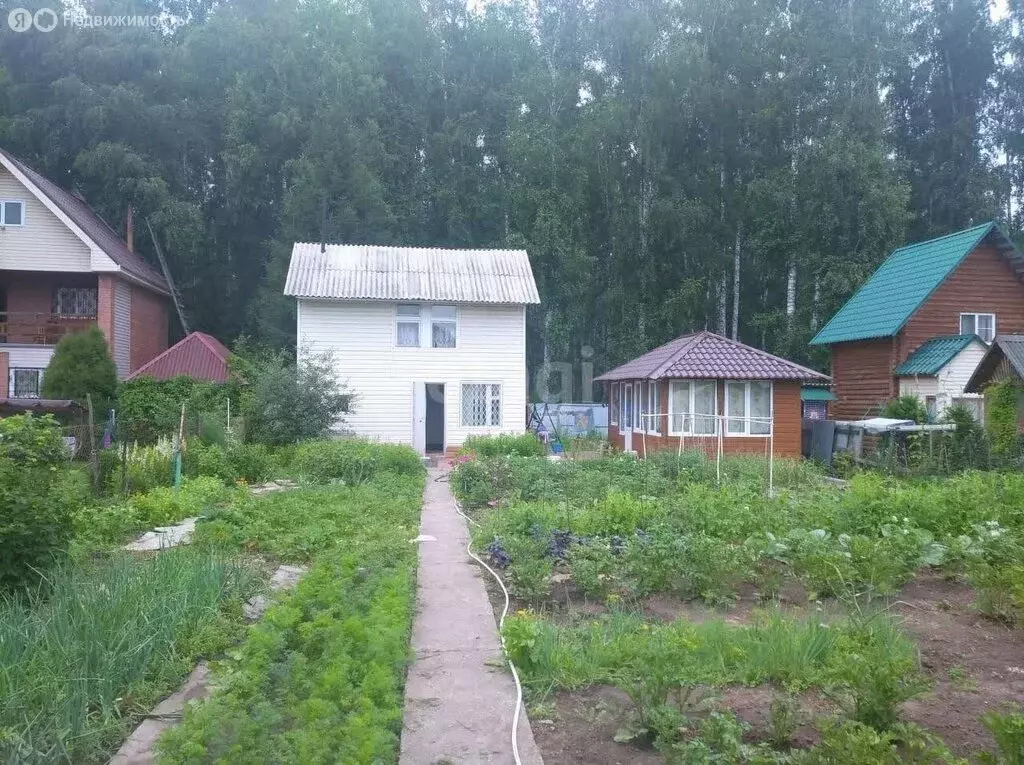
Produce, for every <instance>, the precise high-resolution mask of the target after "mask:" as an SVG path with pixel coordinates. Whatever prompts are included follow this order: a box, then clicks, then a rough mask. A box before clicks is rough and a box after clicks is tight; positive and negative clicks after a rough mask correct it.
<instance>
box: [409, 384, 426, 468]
mask: <svg viewBox="0 0 1024 765" xmlns="http://www.w3.org/2000/svg"><path fill="white" fill-rule="evenodd" d="M412 448H413V449H415V450H416V451H417V452H419V453H420V454H426V452H427V384H426V383H423V382H414V383H413V384H412Z"/></svg>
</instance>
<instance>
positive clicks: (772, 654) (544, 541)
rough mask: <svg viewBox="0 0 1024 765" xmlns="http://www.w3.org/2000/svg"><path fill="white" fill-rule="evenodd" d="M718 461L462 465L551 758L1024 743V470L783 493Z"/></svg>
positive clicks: (807, 755) (801, 473)
mask: <svg viewBox="0 0 1024 765" xmlns="http://www.w3.org/2000/svg"><path fill="white" fill-rule="evenodd" d="M724 472H725V474H726V481H725V482H724V483H723V485H722V486H720V487H719V486H716V485H715V483H714V480H713V477H712V476H711V475H709V471H708V470H707V469H706V466H702V465H701V464H700V463H699V461H696V460H692V459H691V458H690V457H689V456H688V455H684V457H683V460H677V461H676V464H672V462H671V461H670V460H668V459H661V460H650V461H647V464H645V463H641V462H637V461H635V460H630V459H628V458H616V459H606V460H598V461H593V462H589V463H587V464H586V465H579V464H577V465H564V464H563V465H559V464H553V463H550V462H546V461H540V460H533V461H531V460H528V459H520V458H505V459H503V458H492V459H488V460H476V461H472V462H468V463H466V464H463V465H460V466H459V468H458V471H457V473H456V475H455V476H453V486H454V487H455V488H456V490H457V491H458V492H459V495H460V498H461V499H462V501H463V503H464V505H465V506H466V507H467V508H468V509H470V510H471V511H473V512H475V513H476V517H477V520H478V521H479V522H480V523H481V524H482V525H481V527H479V528H477V529H476V530H475V532H474V542H475V544H476V546H477V548H478V549H481V550H485V551H486V552H487V554H488V555H489V557H490V560H491V562H492V564H494V565H496V566H498V567H499V568H501V569H502V570H503V575H504V577H505V580H506V582H507V583H508V585H509V587H510V589H511V590H512V592H513V597H514V599H515V601H516V603H515V607H516V611H517V613H516V615H515V616H513V617H512V618H511V619H510V621H509V622H508V623H507V626H506V634H505V637H506V641H507V642H508V645H509V648H510V651H511V652H512V654H513V657H514V658H515V659H516V662H517V665H518V666H519V668H520V672H521V675H522V677H523V680H524V684H525V686H526V688H527V699H528V704H529V708H530V711H531V720H532V721H533V725H534V729H535V731H536V738H537V741H538V744H539V745H540V747H541V749H542V752H543V754H544V757H545V761H546V762H549V763H560V762H565V763H569V762H594V763H614V762H623V763H625V762H639V763H644V762H651V763H654V762H666V761H667V762H712V761H715V762H718V761H723V762H748V761H749V762H754V761H757V762H782V761H788V760H787V759H786V758H792V757H793V756H794V755H796V754H799V757H800V758H801V760H800V761H801V762H826V761H827V762H834V763H854V762H859V761H860V762H869V761H871V762H901V761H904V760H905V759H907V757H908V756H909V753H911V752H918V753H920V752H925V753H926V756H925V755H920V756H921V759H919V760H918V761H920V762H950V761H953V760H954V759H955V756H961V757H971V758H972V759H973V758H974V757H976V756H977V755H978V754H979V753H980V752H983V751H993V752H995V751H996V750H997V746H999V745H1000V744H1001V745H1002V746H1009V747H1010V748H1011V749H1012V748H1014V747H1019V746H1020V742H1019V736H1020V734H1019V733H1017V734H1013V733H1009V734H1007V733H1006V731H1007V730H1010V731H1013V730H1021V729H1024V726H1022V725H1021V720H1022V719H1024V718H1021V717H1019V716H1017V717H1014V715H1015V714H1016V711H1015V710H1014V709H1012V708H1011V707H1009V706H1008V704H1009V703H1010V702H1019V701H1020V699H1021V698H1024V632H1022V631H1021V629H1020V628H1019V626H1017V625H1019V623H1020V619H1021V617H1022V616H1024V612H1022V606H1024V576H1022V569H1021V568H1020V560H1021V558H1020V553H1021V551H1022V550H1024V547H1022V546H1021V541H1020V540H1021V531H1022V529H1021V525H1022V519H1021V518H1020V514H1019V512H1018V510H1017V508H1019V507H1020V506H1021V503H1020V500H1021V498H1022V496H1024V477H1021V476H1019V475H997V474H966V475H964V476H959V477H956V478H952V479H947V480H941V481H930V482H927V483H900V482H895V481H892V480H888V479H884V478H880V477H876V476H860V477H858V478H856V479H855V480H854V481H853V482H852V483H851V485H850V487H849V488H848V489H847V490H840V489H838V488H836V487H834V486H831V485H829V484H828V483H827V482H825V481H822V480H820V479H818V478H816V477H815V476H814V475H813V472H812V471H809V470H807V469H806V468H804V467H800V466H796V465H783V466H781V470H779V471H777V476H781V478H782V480H781V481H780V482H777V485H780V484H781V487H780V490H779V491H778V492H776V494H775V495H774V496H767V495H766V492H764V491H763V484H762V483H761V481H760V478H759V476H758V472H757V468H756V465H751V464H749V463H747V464H745V465H744V464H740V465H731V466H727V467H726V469H725V471H724ZM491 595H492V602H494V603H495V604H496V605H497V598H496V595H497V593H496V592H494V591H493V590H492V592H491ZM1017 711H1019V710H1017ZM986 713H989V714H986ZM996 715H998V716H996ZM993 729H995V730H996V731H998V732H999V734H1000V735H999V736H998V737H996V736H993V733H992V730H993ZM1014 735H1016V736H1018V738H1014ZM997 738H999V739H1000V742H999V743H997ZM946 747H948V750H947V749H946ZM837 753H838V754H837ZM872 753H873V754H872ZM698 754H699V756H698ZM705 755H706V756H707V757H712V756H713V757H720V758H724V759H707V758H706V757H705ZM915 756H918V755H915ZM702 757H705V758H704V759H701V758H702ZM1008 761H1010V760H1008Z"/></svg>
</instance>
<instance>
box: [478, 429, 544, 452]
mask: <svg viewBox="0 0 1024 765" xmlns="http://www.w3.org/2000/svg"><path fill="white" fill-rule="evenodd" d="M462 448H463V450H464V451H467V452H475V453H476V454H478V455H479V456H481V457H507V456H509V455H516V456H518V457H543V456H544V455H545V454H547V447H545V446H544V444H543V442H541V440H540V439H539V438H537V436H535V435H534V434H533V433H520V434H518V435H514V434H512V433H501V434H498V435H494V436H470V437H469V438H467V439H466V440H465V442H464V443H463V445H462Z"/></svg>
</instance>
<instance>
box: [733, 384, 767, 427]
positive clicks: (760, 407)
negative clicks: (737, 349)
mask: <svg viewBox="0 0 1024 765" xmlns="http://www.w3.org/2000/svg"><path fill="white" fill-rule="evenodd" d="M725 416H726V431H725V432H726V433H728V434H729V435H734V436H746V435H749V436H761V435H765V436H766V435H768V434H769V433H770V432H771V416H772V384H771V382H768V381H765V380H758V381H752V382H727V383H726V384H725Z"/></svg>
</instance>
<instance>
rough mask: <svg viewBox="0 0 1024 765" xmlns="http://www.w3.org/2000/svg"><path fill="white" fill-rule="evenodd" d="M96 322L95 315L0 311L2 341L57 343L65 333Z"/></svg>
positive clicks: (30, 343)
mask: <svg viewBox="0 0 1024 765" xmlns="http://www.w3.org/2000/svg"><path fill="white" fill-rule="evenodd" d="M95 323H96V317H95V316H67V315H61V314H55V313H31V312H22V311H0V343H11V344H25V345H56V344H57V343H59V342H60V339H61V338H62V337H64V335H67V334H70V333H72V332H78V331H79V330H82V329H85V328H86V327H89V326H91V325H93V324H95Z"/></svg>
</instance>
